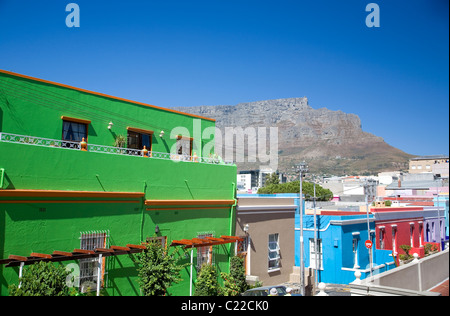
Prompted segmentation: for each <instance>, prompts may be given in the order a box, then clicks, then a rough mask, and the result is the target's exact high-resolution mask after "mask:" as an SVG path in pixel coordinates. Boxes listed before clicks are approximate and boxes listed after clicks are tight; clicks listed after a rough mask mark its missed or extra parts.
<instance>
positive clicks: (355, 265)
mask: <svg viewBox="0 0 450 316" xmlns="http://www.w3.org/2000/svg"><path fill="white" fill-rule="evenodd" d="M358 247H359V240H358V238H355V237H353V240H352V250H353V269H359V268H360V266H359V264H358Z"/></svg>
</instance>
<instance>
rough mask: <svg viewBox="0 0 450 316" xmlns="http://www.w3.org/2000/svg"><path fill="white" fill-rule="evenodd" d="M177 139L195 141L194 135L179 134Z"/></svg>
mask: <svg viewBox="0 0 450 316" xmlns="http://www.w3.org/2000/svg"><path fill="white" fill-rule="evenodd" d="M177 139H184V140H190V141H193V140H194V137H187V136H183V135H177Z"/></svg>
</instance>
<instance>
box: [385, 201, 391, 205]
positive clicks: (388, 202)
mask: <svg viewBox="0 0 450 316" xmlns="http://www.w3.org/2000/svg"><path fill="white" fill-rule="evenodd" d="M384 205H385V206H391V205H392V201H391V200H387V201H384Z"/></svg>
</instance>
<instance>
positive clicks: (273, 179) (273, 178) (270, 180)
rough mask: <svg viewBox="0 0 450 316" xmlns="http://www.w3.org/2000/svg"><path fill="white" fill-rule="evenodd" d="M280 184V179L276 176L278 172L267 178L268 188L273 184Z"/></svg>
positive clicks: (266, 184)
mask: <svg viewBox="0 0 450 316" xmlns="http://www.w3.org/2000/svg"><path fill="white" fill-rule="evenodd" d="M279 183H280V179H279V178H278V175H277V174H276V172H274V173H272V174H271V175H269V176H268V177H267V179H266V182H265V186H268V185H271V184H279Z"/></svg>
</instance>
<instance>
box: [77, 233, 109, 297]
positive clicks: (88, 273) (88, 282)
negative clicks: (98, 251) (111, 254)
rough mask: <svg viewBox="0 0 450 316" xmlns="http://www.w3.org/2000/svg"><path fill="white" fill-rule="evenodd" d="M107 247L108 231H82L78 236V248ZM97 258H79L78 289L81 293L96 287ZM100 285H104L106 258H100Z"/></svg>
mask: <svg viewBox="0 0 450 316" xmlns="http://www.w3.org/2000/svg"><path fill="white" fill-rule="evenodd" d="M108 247H109V231H90V232H82V233H81V236H80V249H84V250H94V249H95V248H108ZM98 260H99V258H87V259H80V260H79V263H80V290H81V292H82V293H85V292H88V291H93V290H95V289H96V288H97V279H98V274H97V273H98V262H99V261H98ZM101 265H102V276H101V285H100V286H101V287H102V288H103V287H104V286H105V275H106V274H107V272H106V258H102V262H101Z"/></svg>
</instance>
